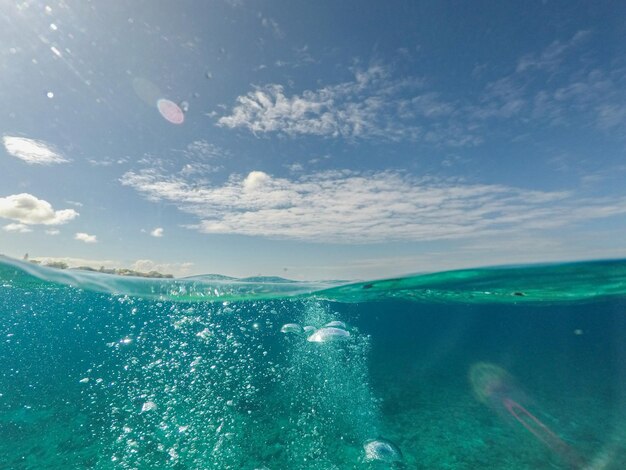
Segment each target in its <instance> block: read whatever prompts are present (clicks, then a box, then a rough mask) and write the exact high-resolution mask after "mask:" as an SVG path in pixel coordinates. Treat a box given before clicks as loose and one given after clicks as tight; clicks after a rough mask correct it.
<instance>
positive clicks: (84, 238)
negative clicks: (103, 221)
mask: <svg viewBox="0 0 626 470" xmlns="http://www.w3.org/2000/svg"><path fill="white" fill-rule="evenodd" d="M74 240H79V241H81V242H85V243H98V240H97V238H96V236H95V235H89V234H88V233H85V232H78V233H76V234H75V235H74Z"/></svg>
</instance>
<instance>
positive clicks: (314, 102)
mask: <svg viewBox="0 0 626 470" xmlns="http://www.w3.org/2000/svg"><path fill="white" fill-rule="evenodd" d="M422 86H423V81H422V80H420V79H417V78H410V79H394V78H392V77H391V73H390V71H389V70H388V69H387V68H386V67H383V66H380V65H372V66H370V67H369V68H368V69H367V70H358V71H356V72H355V73H354V79H353V80H351V81H347V82H343V83H339V84H336V85H328V86H326V87H323V88H320V89H318V90H306V91H304V92H302V93H301V94H299V95H298V94H293V95H289V94H287V92H286V91H285V88H284V87H283V86H282V85H279V84H269V85H266V86H263V87H256V88H255V89H254V90H253V91H251V92H249V93H248V94H247V95H242V96H239V97H238V98H237V104H236V105H235V106H234V107H233V108H232V110H231V111H230V114H228V115H225V116H222V117H220V118H219V119H218V121H217V124H218V125H219V126H222V127H228V128H231V129H232V128H238V127H241V128H245V129H248V130H249V131H251V132H253V133H255V134H262V133H280V134H286V135H291V136H294V135H317V136H323V137H343V138H350V139H352V138H379V139H388V140H401V139H409V140H422V141H426V142H429V143H434V144H440V143H445V144H448V145H453V146H461V145H462V146H465V145H475V144H476V143H478V142H479V139H478V138H477V137H476V136H474V135H473V134H472V132H470V130H469V128H468V127H467V126H465V125H464V124H463V123H462V119H461V116H459V114H458V111H457V109H456V105H455V104H453V103H448V102H445V101H444V100H443V99H442V98H441V97H440V96H439V95H438V94H437V93H434V92H425V93H423V94H417V95H415V96H413V98H411V99H407V98H406V95H407V93H411V94H414V92H415V90H416V89H418V88H420V87H422Z"/></svg>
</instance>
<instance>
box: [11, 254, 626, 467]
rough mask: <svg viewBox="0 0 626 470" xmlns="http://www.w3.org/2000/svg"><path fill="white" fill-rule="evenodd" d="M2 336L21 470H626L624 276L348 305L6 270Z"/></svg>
mask: <svg viewBox="0 0 626 470" xmlns="http://www.w3.org/2000/svg"><path fill="white" fill-rule="evenodd" d="M0 316H1V318H2V322H1V323H0V338H1V341H0V358H1V359H2V361H1V363H0V468H3V469H4V468H7V469H31V468H32V469H35V468H46V469H56V468H59V469H61V468H62V469H68V468H102V469H106V468H111V469H114V468H120V469H134V468H138V469H139V468H146V469H152V468H164V469H166V468H172V469H201V468H202V469H204V468H220V469H228V468H233V469H285V468H289V469H309V468H310V469H352V468H365V469H367V468H371V469H379V468H398V469H403V468H404V469H413V468H418V469H437V468H442V469H443V468H445V469H476V468H497V469H498V468H502V469H543V468H546V469H551V468H589V469H623V468H626V426H625V424H626V420H625V418H626V341H625V340H626V261H623V260H618V261H598V262H589V263H576V264H563V265H544V266H521V267H508V268H498V269H474V270H464V271H454V272H447V273H437V274H426V275H416V276H409V277H404V278H401V279H393V280H383V281H369V282H361V283H355V284H350V285H344V284H342V283H337V282H320V283H301V282H291V281H287V280H282V279H277V278H254V279H247V280H237V279H231V278H221V277H215V276H212V277H211V276H206V277H202V276H201V277H196V278H190V279H182V280H147V279H130V278H121V277H116V276H112V275H103V274H96V273H82V272H77V271H71V270H65V271H59V270H51V269H47V268H41V267H38V266H34V265H30V264H24V263H21V262H17V261H13V260H10V259H7V258H2V259H1V260H0ZM331 322H335V323H333V324H331V325H329V326H328V324H329V323H331ZM337 322H341V323H337ZM287 324H294V325H292V326H289V327H286V328H283V327H284V325H287ZM304 327H309V328H307V331H304V329H303V328H304ZM281 330H282V331H281ZM372 442H374V443H375V444H376V445H378V447H376V448H375V449H374V450H378V452H375V451H372V448H373V447H372ZM368 446H369V447H368ZM385 446H386V447H385Z"/></svg>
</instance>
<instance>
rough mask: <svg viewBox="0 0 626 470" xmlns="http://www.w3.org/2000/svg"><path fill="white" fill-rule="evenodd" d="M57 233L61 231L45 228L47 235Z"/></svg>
mask: <svg viewBox="0 0 626 470" xmlns="http://www.w3.org/2000/svg"><path fill="white" fill-rule="evenodd" d="M59 233H61V232H60V231H59V230H57V229H55V228H50V229H47V230H46V234H47V235H58V234H59Z"/></svg>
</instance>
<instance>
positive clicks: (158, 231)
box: [150, 227, 163, 238]
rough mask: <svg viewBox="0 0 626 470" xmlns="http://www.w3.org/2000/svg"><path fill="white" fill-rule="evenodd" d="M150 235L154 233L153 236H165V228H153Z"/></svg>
mask: <svg viewBox="0 0 626 470" xmlns="http://www.w3.org/2000/svg"><path fill="white" fill-rule="evenodd" d="M150 235H152V236H153V237H156V238H160V237H162V236H163V228H162V227H157V228H155V229H154V230H152V231H151V232H150Z"/></svg>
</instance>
